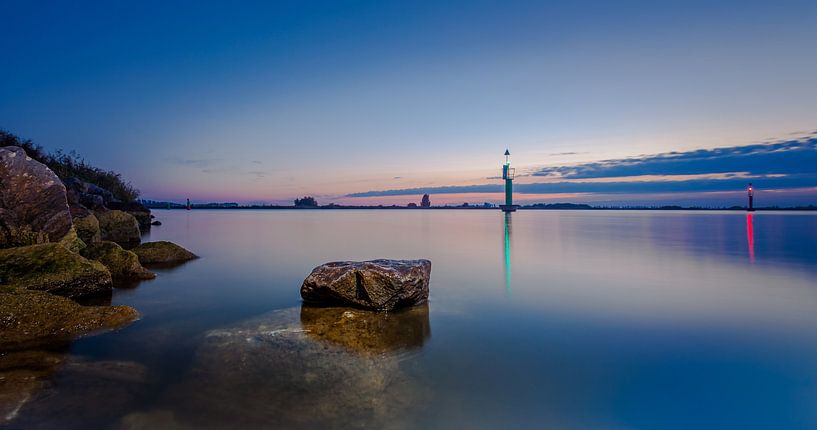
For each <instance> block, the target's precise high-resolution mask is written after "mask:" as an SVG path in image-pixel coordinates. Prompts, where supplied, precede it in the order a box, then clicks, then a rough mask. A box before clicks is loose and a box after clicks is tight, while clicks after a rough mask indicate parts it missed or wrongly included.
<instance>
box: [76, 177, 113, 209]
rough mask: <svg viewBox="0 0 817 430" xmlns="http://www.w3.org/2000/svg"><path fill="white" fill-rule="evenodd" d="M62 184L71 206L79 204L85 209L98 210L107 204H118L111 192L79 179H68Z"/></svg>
mask: <svg viewBox="0 0 817 430" xmlns="http://www.w3.org/2000/svg"><path fill="white" fill-rule="evenodd" d="M63 182H64V184H65V188H66V189H67V190H68V202H69V203H71V204H81V205H83V206H85V207H87V208H90V209H93V210H98V209H102V208H104V207H105V206H107V205H109V204H112V203H117V202H119V200H118V199H117V198H115V197H114V196H113V193H112V192H110V191H108V190H106V189H104V188H102V187H99V186H97V185H94V184H92V183H89V182H85V181H83V180H81V179H78V178H68V179H66V180H65V181H63Z"/></svg>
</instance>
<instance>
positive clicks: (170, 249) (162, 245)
mask: <svg viewBox="0 0 817 430" xmlns="http://www.w3.org/2000/svg"><path fill="white" fill-rule="evenodd" d="M132 251H133V252H134V253H135V254H136V255H138V256H139V262H140V263H142V264H179V263H184V262H185V261H188V260H192V259H194V258H198V257H197V256H196V254H193V253H192V252H190V251H188V250H186V249H184V248H182V247H181V246H179V245H176V244H175V243H173V242H166V241H158V242H148V243H143V244H141V245H139V246H137V247H136V248H133V250H132Z"/></svg>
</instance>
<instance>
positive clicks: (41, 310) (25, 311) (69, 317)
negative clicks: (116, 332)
mask: <svg viewBox="0 0 817 430" xmlns="http://www.w3.org/2000/svg"><path fill="white" fill-rule="evenodd" d="M138 317H139V314H138V313H137V312H136V310H134V309H133V308H131V307H128V306H81V305H79V304H77V303H76V302H74V301H73V300H70V299H67V298H65V297H60V296H55V295H52V294H48V293H44V292H42V291H29V290H26V289H23V288H18V287H8V286H0V350H4V351H8V350H14V349H22V348H30V347H32V346H37V345H41V344H44V343H53V342H59V341H68V340H70V339H72V338H74V337H76V336H81V335H85V334H88V333H92V332H96V331H99V330H108V329H114V328H119V327H122V326H125V325H127V324H130V323H131V322H132V321H134V320H135V319H137V318H138Z"/></svg>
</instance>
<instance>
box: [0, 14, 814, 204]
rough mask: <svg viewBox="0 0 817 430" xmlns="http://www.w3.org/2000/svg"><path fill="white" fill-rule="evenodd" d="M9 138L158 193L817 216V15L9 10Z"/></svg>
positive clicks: (1, 118)
mask: <svg viewBox="0 0 817 430" xmlns="http://www.w3.org/2000/svg"><path fill="white" fill-rule="evenodd" d="M0 16H2V17H3V18H4V19H3V21H4V24H3V25H2V27H0V53H2V56H3V67H0V128H4V129H7V130H8V131H10V132H12V133H15V134H17V135H19V136H21V137H24V138H31V139H33V140H34V141H35V142H36V143H38V144H41V145H42V146H44V147H45V148H46V149H49V150H54V149H58V148H62V149H65V150H76V151H77V152H79V153H80V154H82V155H83V156H84V157H85V158H86V159H87V160H89V161H90V162H92V163H94V164H96V165H98V166H101V167H104V168H107V169H112V170H116V171H118V172H121V173H122V174H123V176H124V177H125V178H127V179H128V180H130V181H131V182H132V183H133V184H134V185H135V186H136V187H138V188H139V189H141V190H142V197H143V198H147V199H154V200H174V201H182V200H184V199H185V198H188V197H189V198H191V199H192V200H194V201H197V202H208V201H233V202H264V203H287V202H291V200H292V199H293V198H294V197H297V196H302V195H313V196H315V197H316V198H317V199H318V201H319V202H320V203H329V202H337V203H350V204H354V203H365V204H368V203H387V204H391V203H399V204H405V203H407V202H409V201H415V202H419V195H421V194H422V193H423V192H430V193H431V194H432V202H433V203H435V204H441V203H461V202H464V201H468V202H483V201H492V202H497V201H499V200H500V199H501V195H500V194H499V192H498V191H499V187H501V181H499V180H498V179H496V177H497V176H498V175H499V174H500V172H499V169H500V165H501V163H502V161H503V157H502V154H503V152H504V151H505V149H506V148H509V149H510V151H511V153H512V162H513V164H514V166H515V167H516V169H517V170H516V172H517V176H518V178H517V191H518V193H519V194H518V195H517V199H518V200H519V201H521V202H539V201H541V202H554V201H560V202H562V201H569V202H597V203H613V204H631V203H639V204H656V203H666V204H707V205H716V206H719V205H732V204H742V203H743V199H744V195H745V192H744V189H745V186H746V185H747V184H748V183H749V182H753V183H754V184H755V187H756V188H757V189H758V194H757V201H758V204H759V205H761V206H762V205H765V204H784V205H790V204H809V203H812V204H817V78H815V76H817V55H815V47H817V25H815V24H814V23H815V22H817V2H814V1H802V2H797V1H793V2H788V1H765V2H755V1H723V2H711V1H677V2H676V1H670V2H661V1H619V2H607V1H575V2H516V1H462V2H446V1H428V2H414V1H354V2H349V1H338V2H326V1H294V2H284V1H275V2H266V1H265V2H257V3H253V2H249V1H245V2H237V3H230V4H228V3H226V2H224V3H215V2H213V3H208V2H202V1H189V2H147V1H146V2H115V1H114V2H111V1H106V2H98V3H97V4H95V5H93V6H92V7H89V6H88V4H85V6H83V7H82V8H79V6H78V5H77V4H76V3H74V2H28V1H19V2H17V1H4V2H2V3H0Z"/></svg>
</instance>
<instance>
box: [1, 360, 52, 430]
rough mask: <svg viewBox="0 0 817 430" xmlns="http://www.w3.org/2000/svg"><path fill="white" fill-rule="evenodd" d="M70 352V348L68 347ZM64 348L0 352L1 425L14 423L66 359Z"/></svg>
mask: <svg viewBox="0 0 817 430" xmlns="http://www.w3.org/2000/svg"><path fill="white" fill-rule="evenodd" d="M65 349H67V348H65ZM63 350H64V349H60V350H54V349H53V348H49V349H44V350H39V349H35V350H24V351H4V352H2V353H0V381H1V382H2V383H0V425H3V424H4V423H8V422H9V421H12V420H14V419H15V418H17V417H18V416H19V414H20V410H21V409H22V407H23V405H25V403H26V402H27V401H28V400H30V399H31V398H32V397H33V395H34V394H35V393H36V392H37V391H39V390H41V389H42V388H43V387H44V386H45V385H46V383H47V379H48V378H49V377H50V376H51V375H52V374H53V373H54V371H55V370H56V369H57V368H58V367H59V366H60V364H62V362H63V361H64V360H65V354H64V352H63Z"/></svg>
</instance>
